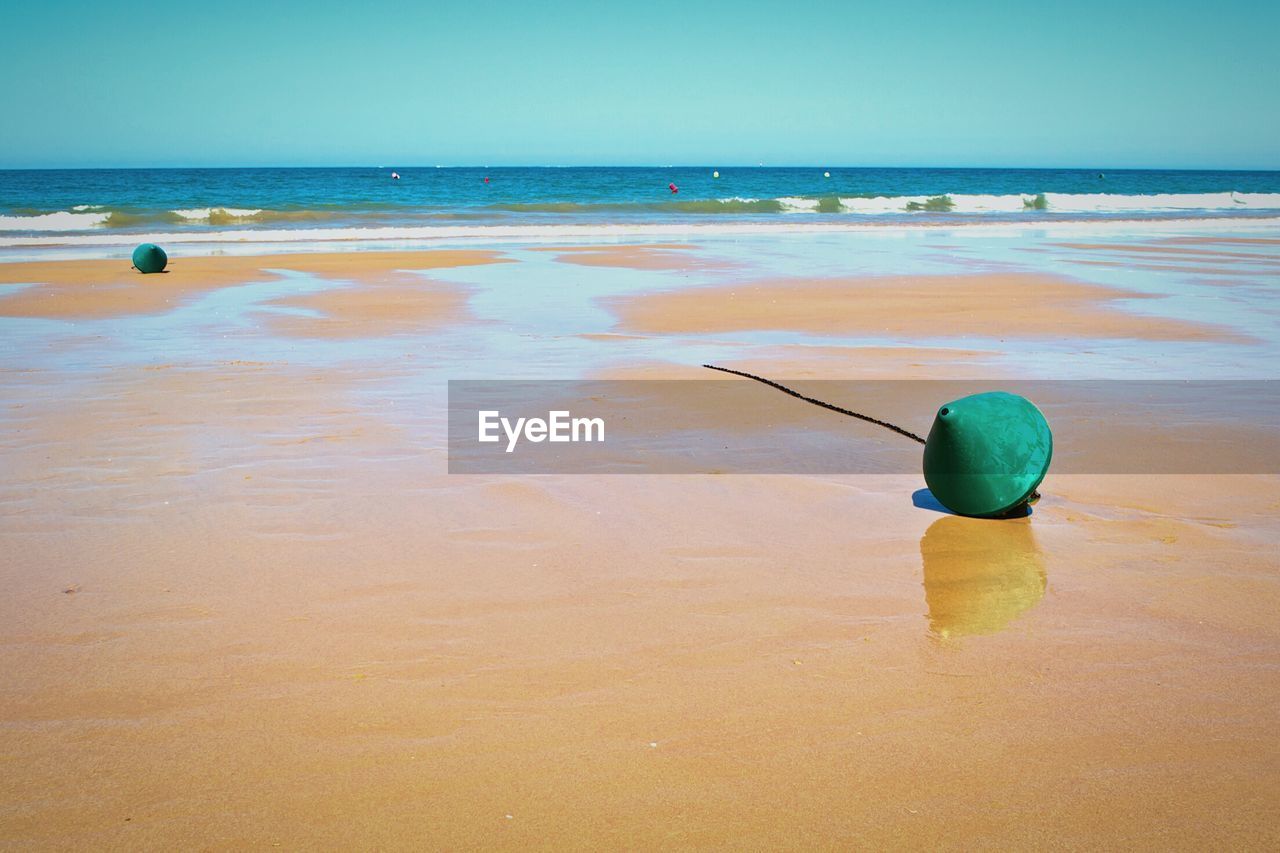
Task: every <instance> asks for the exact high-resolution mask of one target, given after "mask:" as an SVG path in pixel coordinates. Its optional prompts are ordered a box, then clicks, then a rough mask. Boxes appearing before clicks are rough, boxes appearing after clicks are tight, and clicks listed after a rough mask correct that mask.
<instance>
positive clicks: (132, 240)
mask: <svg viewBox="0 0 1280 853" xmlns="http://www.w3.org/2000/svg"><path fill="white" fill-rule="evenodd" d="M1135 224H1138V225H1139V226H1140V227H1141V229H1142V231H1143V232H1144V233H1165V232H1168V233H1180V232H1188V231H1190V232H1203V231H1230V232H1241V231H1263V232H1266V233H1268V234H1274V233H1276V231H1277V229H1278V228H1280V223H1278V222H1277V219H1276V218H1272V217H1267V218H1238V217H1221V218H1217V219H1205V218H1196V217H1188V218H1182V219H1165V220H1149V219H1140V220H1133V219H1110V220H1096V219H1095V220H1086V219H1081V220H1074V221H1073V220H1058V221H1042V220H1041V221H1037V220H1033V219H1028V220H1024V221H1023V222H1018V221H1015V220H1013V219H985V218H984V217H980V216H974V217H970V218H968V219H963V220H958V219H953V220H950V221H949V222H946V223H940V222H937V221H931V220H921V221H918V222H914V223H913V222H909V221H907V222H904V221H901V220H899V221H897V222H875V221H872V220H867V219H863V218H861V217H822V218H809V217H803V218H802V219H799V220H797V219H795V218H793V217H780V218H779V219H778V220H775V221H759V220H755V221H741V220H737V221H708V220H696V221H686V222H666V223H617V224H603V223H586V222H582V223H564V224H558V225H446V226H403V227H384V228H278V229H240V230H234V231H233V230H210V231H185V232H170V233H164V234H159V233H157V234H139V233H120V232H110V231H107V232H98V233H95V234H67V235H52V234H50V235H43V236H6V237H0V248H3V247H31V248H38V247H43V246H66V247H83V248H91V247H112V246H114V247H128V246H132V245H134V244H136V243H137V242H138V241H139V240H141V239H146V240H149V241H152V242H156V243H161V244H165V245H182V244H187V245H196V244H210V243H212V244H219V243H241V244H245V245H253V244H257V245H263V244H277V245H281V246H298V245H300V244H331V243H337V242H344V243H353V244H366V243H370V242H383V243H385V242H387V241H405V242H429V243H438V242H445V241H460V242H503V241H515V242H543V241H548V242H554V241H562V240H565V239H573V238H585V239H627V238H631V237H667V238H670V237H681V236H684V237H696V236H699V235H707V236H720V235H727V236H734V235H752V234H816V233H842V232H867V233H881V234H892V233H896V232H905V231H920V230H929V229H937V228H981V229H983V230H984V231H985V232H988V233H995V232H1002V231H1009V232H1013V233H1017V232H1018V231H1019V230H1020V229H1023V228H1026V227H1034V228H1036V229H1038V230H1045V229H1052V230H1054V231H1055V232H1061V233H1064V234H1067V233H1106V232H1108V231H1114V230H1116V229H1124V228H1132V227H1134V225H1135Z"/></svg>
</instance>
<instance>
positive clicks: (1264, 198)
mask: <svg viewBox="0 0 1280 853" xmlns="http://www.w3.org/2000/svg"><path fill="white" fill-rule="evenodd" d="M1044 197H1045V201H1047V202H1048V209H1049V210H1056V211H1058V212H1060V213H1141V212H1145V211H1151V212H1159V211H1164V210H1275V209H1280V193H1236V192H1229V193H1155V194H1152V195H1122V194H1119V193H1045V194H1044Z"/></svg>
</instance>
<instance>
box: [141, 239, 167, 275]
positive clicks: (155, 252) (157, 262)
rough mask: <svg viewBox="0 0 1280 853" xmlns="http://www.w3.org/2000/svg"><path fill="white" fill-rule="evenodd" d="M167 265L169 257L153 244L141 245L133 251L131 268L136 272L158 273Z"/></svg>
mask: <svg viewBox="0 0 1280 853" xmlns="http://www.w3.org/2000/svg"><path fill="white" fill-rule="evenodd" d="M167 263H169V256H168V255H166V254H165V253H164V249H161V248H160V247H159V246H157V245H156V244H155V243H143V244H142V245H141V246H139V247H138V248H136V249H134V250H133V266H134V268H135V269H137V270H138V272H141V273H152V272H160V271H161V270H163V269H164V267H165V264H167Z"/></svg>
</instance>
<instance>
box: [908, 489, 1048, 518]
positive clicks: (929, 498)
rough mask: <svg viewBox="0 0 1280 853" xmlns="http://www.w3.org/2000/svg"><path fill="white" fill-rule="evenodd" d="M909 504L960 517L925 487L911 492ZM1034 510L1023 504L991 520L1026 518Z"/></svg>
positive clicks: (917, 507)
mask: <svg viewBox="0 0 1280 853" xmlns="http://www.w3.org/2000/svg"><path fill="white" fill-rule="evenodd" d="M911 505H912V506H914V507H915V508H916V509H926V510H928V511H930V512H936V513H939V514H941V515H951V516H955V517H957V518H960V517H961V516H959V515H957V514H956V513H954V512H952V511H951V510H949V509H947V508H946V507H945V506H943V505H942V504H941V503H940V502H939V501H938V499H937V498H935V497H934V496H933V492H931V491H929V490H928V489H927V488H925V489H916V490H915V491H914V492H912V493H911ZM1034 512H1035V508H1034V507H1032V506H1031V505H1030V504H1025V505H1023V506H1022V507H1020V508H1019V510H1018V512H1017V513H1016V514H1014V515H1006V516H1003V517H1001V518H998V519H992V520H993V521H1004V520H1007V519H1014V520H1016V519H1019V518H1026V517H1027V516H1029V515H1031V514H1033V513H1034Z"/></svg>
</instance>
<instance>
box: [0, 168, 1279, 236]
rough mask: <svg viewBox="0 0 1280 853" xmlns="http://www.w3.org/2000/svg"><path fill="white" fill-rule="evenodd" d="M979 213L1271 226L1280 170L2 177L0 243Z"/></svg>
mask: <svg viewBox="0 0 1280 853" xmlns="http://www.w3.org/2000/svg"><path fill="white" fill-rule="evenodd" d="M393 172H395V173H398V174H399V176H400V177H399V178H398V179H396V178H393V177H392V174H393ZM717 173H718V177H717ZM486 178H487V179H488V180H487V182H486ZM671 185H675V186H676V187H677V188H678V190H679V192H675V193H673V192H671V190H670V186H671ZM975 217H980V218H982V219H984V220H1008V221H1015V222H1021V223H1034V222H1042V221H1043V222H1053V221H1061V220H1078V219H1109V218H1110V219H1114V218H1128V219H1151V218H1201V217H1204V218H1221V217H1280V172H1226V171H1221V172H1210V171H1135V170H1124V171H1107V172H1100V171H1097V170H1041V169H860V168H859V169H853V168H850V169H840V168H835V167H821V166H819V167H813V168H766V167H758V168H751V167H740V168H720V169H717V167H714V166H700V167H673V168H614V167H598V168H597V167H575V168H509V167H508V168H494V169H482V168H401V167H396V166H394V165H389V166H384V167H373V166H370V167H357V168H340V169H338V168H335V169H90V170H21V171H18V170H9V171H0V246H2V245H18V244H22V243H23V242H24V241H27V242H29V238H39V241H40V242H50V240H49V239H48V238H50V237H56V238H57V239H56V240H55V241H54V242H59V243H63V244H72V245H74V244H75V243H77V242H81V241H82V239H83V238H92V240H91V242H94V243H98V244H101V243H103V242H104V240H103V239H102V238H103V235H109V234H115V235H119V236H120V238H121V242H122V243H123V242H127V240H129V239H133V238H135V237H137V236H138V235H146V234H164V235H170V234H180V235H182V234H185V235H189V236H196V235H205V238H206V239H207V238H214V239H216V238H217V235H219V234H223V233H226V234H232V233H234V234H236V235H240V236H237V237H235V239H246V237H245V236H243V235H244V234H245V232H248V237H247V239H255V235H258V234H261V235H264V238H265V235H266V234H268V233H270V234H271V235H272V236H271V239H273V240H282V239H283V240H287V239H290V237H289V234H290V233H291V232H295V231H296V232H299V233H298V234H297V235H296V236H297V237H298V238H303V237H304V233H305V232H311V237H312V238H315V236H316V232H317V231H324V230H332V231H333V232H334V235H335V237H343V236H347V237H359V238H376V237H378V236H380V234H383V233H385V234H387V235H392V236H405V234H404V231H403V229H406V228H409V229H431V228H448V229H451V231H450V233H451V234H455V235H456V234H458V233H464V232H465V229H466V228H469V227H475V228H483V227H492V226H517V227H519V226H563V225H575V226H576V225H582V224H595V225H600V224H624V225H625V224H642V223H643V224H663V223H684V224H699V223H724V222H752V223H770V222H782V221H786V222H788V223H790V224H791V225H792V226H794V225H796V224H797V223H803V222H815V223H822V222H828V223H829V222H832V221H841V222H853V221H859V222H871V223H875V222H900V221H908V222H920V221H925V222H932V221H939V222H951V221H961V220H972V219H973V218H975ZM396 229H400V230H399V231H397V230H396ZM459 229H462V231H460V230H459ZM430 233H431V232H430V231H422V232H421V234H422V235H423V236H429V235H430ZM282 234H283V236H281V235H282Z"/></svg>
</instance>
